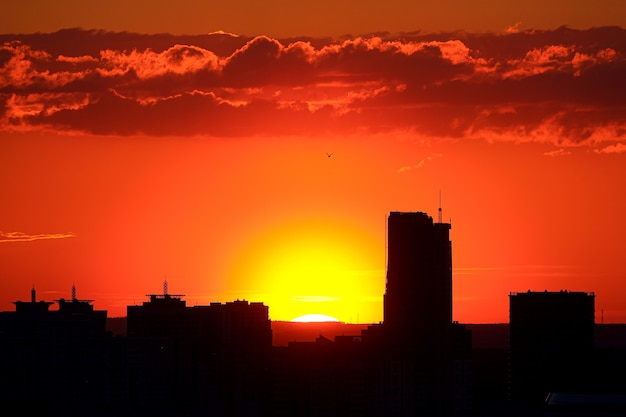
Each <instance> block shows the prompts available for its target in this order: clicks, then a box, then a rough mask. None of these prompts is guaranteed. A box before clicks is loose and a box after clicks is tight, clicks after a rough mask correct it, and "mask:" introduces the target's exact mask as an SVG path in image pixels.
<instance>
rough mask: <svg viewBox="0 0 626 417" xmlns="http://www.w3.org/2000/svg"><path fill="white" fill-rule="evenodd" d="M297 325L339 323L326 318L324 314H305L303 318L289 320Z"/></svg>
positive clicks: (331, 318) (333, 319) (328, 317)
mask: <svg viewBox="0 0 626 417" xmlns="http://www.w3.org/2000/svg"><path fill="white" fill-rule="evenodd" d="M291 321H293V322H297V323H327V322H337V323H338V322H339V320H338V319H336V318H334V317H331V316H327V315H326V314H305V315H304V316H300V317H296V318H295V319H293V320H291Z"/></svg>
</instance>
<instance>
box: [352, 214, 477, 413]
mask: <svg viewBox="0 0 626 417" xmlns="http://www.w3.org/2000/svg"><path fill="white" fill-rule="evenodd" d="M450 229H451V225H450V224H449V223H442V222H441V219H439V222H434V221H433V219H432V217H430V216H428V215H427V214H426V213H422V212H391V213H390V214H389V217H388V228H387V282H386V290H385V295H384V322H383V324H382V325H380V326H372V327H370V328H369V329H367V330H366V331H365V332H364V334H363V341H364V343H373V344H374V345H375V346H376V352H377V353H376V357H377V358H378V360H379V361H382V364H381V366H380V368H379V369H381V372H380V373H379V374H378V379H379V380H378V382H377V384H378V385H379V386H382V387H383V390H382V391H381V398H379V400H378V401H377V403H378V404H380V405H381V408H380V409H379V410H378V412H379V415H398V416H414V415H434V416H449V415H463V414H465V413H467V412H469V410H470V409H471V378H470V369H471V331H469V330H467V329H466V328H465V326H463V325H461V324H459V323H454V322H453V321H452V244H451V242H450V237H449V233H450ZM377 327H378V328H377Z"/></svg>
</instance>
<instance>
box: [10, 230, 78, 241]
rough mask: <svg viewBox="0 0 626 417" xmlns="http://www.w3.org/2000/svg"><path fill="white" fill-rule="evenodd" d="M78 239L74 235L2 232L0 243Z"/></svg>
mask: <svg viewBox="0 0 626 417" xmlns="http://www.w3.org/2000/svg"><path fill="white" fill-rule="evenodd" d="M72 237H76V235H75V234H73V233H53V234H36V235H31V234H28V233H23V232H3V231H0V243H3V242H32V241H34V240H48V239H68V238H72Z"/></svg>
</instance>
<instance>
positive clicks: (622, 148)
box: [594, 143, 626, 154]
mask: <svg viewBox="0 0 626 417" xmlns="http://www.w3.org/2000/svg"><path fill="white" fill-rule="evenodd" d="M594 152H595V153H604V154H609V153H624V152H626V145H624V144H623V143H616V144H615V145H609V146H606V147H604V148H601V149H595V150H594Z"/></svg>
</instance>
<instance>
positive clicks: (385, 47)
mask: <svg viewBox="0 0 626 417" xmlns="http://www.w3.org/2000/svg"><path fill="white" fill-rule="evenodd" d="M2 38H4V40H5V42H4V44H3V46H2V47H0V100H1V102H2V103H3V107H2V114H1V115H0V129H3V130H7V131H11V130H36V129H56V130H61V131H79V132H86V133H92V134H99V135H109V134H110V135H113V134H115V135H134V134H145V135H215V136H239V135H252V134H254V135H281V134H289V135H293V134H320V133H329V132H334V133H353V132H361V133H368V132H369V133H381V132H385V131H395V130H402V131H408V132H411V133H412V134H414V135H418V136H422V137H425V138H426V137H432V138H448V137H454V138H463V137H465V138H472V139H481V138H482V139H488V140H509V141H546V142H553V143H556V144H558V145H559V146H567V145H568V144H581V143H588V144H590V145H596V144H597V143H600V142H620V141H623V140H626V133H625V132H626V121H624V118H623V114H625V113H626V78H625V77H624V76H623V74H625V73H626V30H624V29H621V28H614V27H611V28H595V29H590V30H583V31H581V30H571V29H568V28H560V29H558V30H555V31H528V32H512V33H508V34H469V33H454V34H436V35H420V34H402V35H397V36H392V35H389V34H379V36H372V37H361V38H354V39H345V40H341V41H339V40H338V41H332V40H329V39H317V40H314V39H304V38H302V39H289V40H280V39H272V38H268V37H265V36H261V37H256V38H243V37H237V36H234V35H229V34H224V33H216V34H209V35H204V36H192V37H189V36H186V37H176V36H171V35H139V34H130V33H108V32H97V31H80V30H78V29H73V30H67V31H60V32H57V33H54V34H47V35H46V34H37V35H24V36H13V37H12V36H9V35H2V36H0V39H2ZM70 38H72V39H75V41H74V42H73V43H67V42H64V41H68V39H70Z"/></svg>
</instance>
